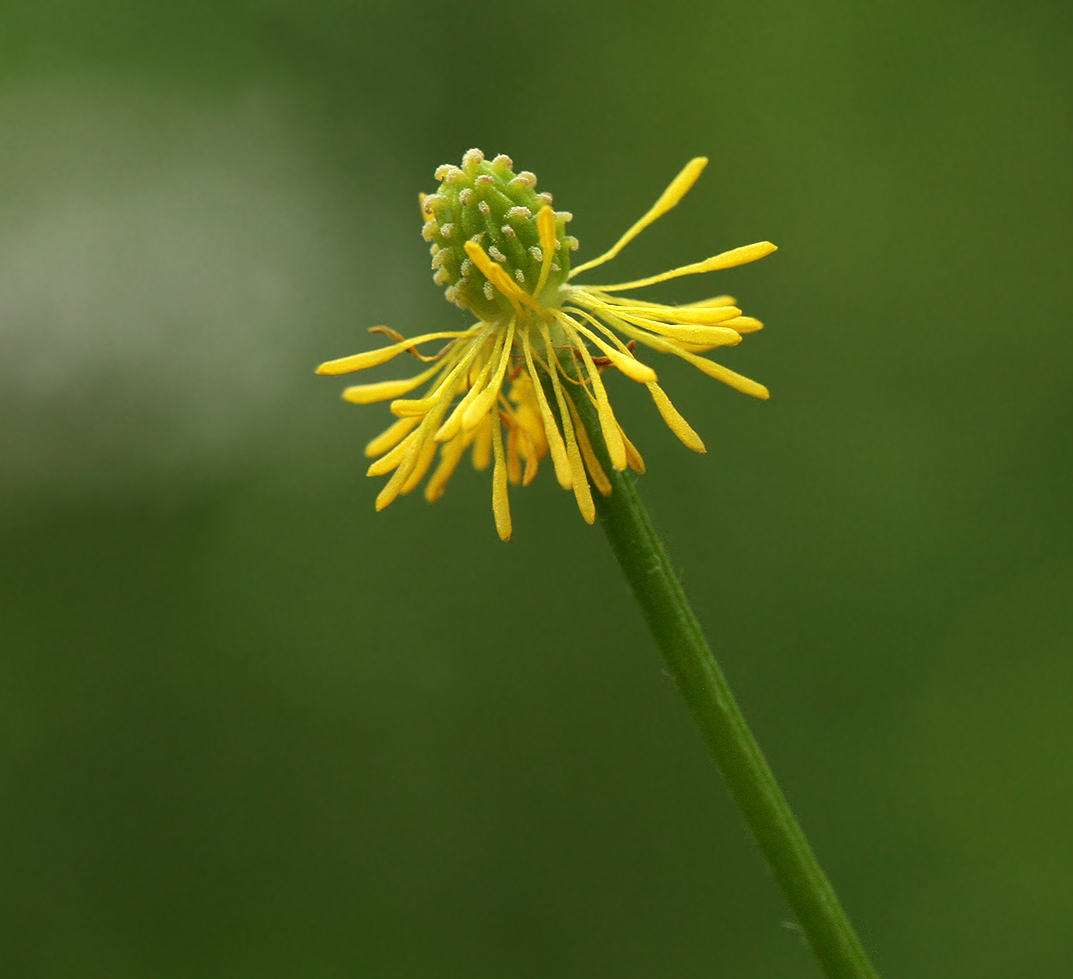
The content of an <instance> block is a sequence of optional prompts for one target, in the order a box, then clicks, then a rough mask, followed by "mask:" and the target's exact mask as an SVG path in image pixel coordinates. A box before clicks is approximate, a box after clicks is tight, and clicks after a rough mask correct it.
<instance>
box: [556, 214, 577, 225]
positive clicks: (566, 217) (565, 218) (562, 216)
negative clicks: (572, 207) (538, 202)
mask: <svg viewBox="0 0 1073 979" xmlns="http://www.w3.org/2000/svg"><path fill="white" fill-rule="evenodd" d="M573 220H574V215H573V214H571V213H570V212H569V211H556V212H555V221H556V223H558V222H559V221H573Z"/></svg>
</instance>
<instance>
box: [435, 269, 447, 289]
mask: <svg viewBox="0 0 1073 979" xmlns="http://www.w3.org/2000/svg"><path fill="white" fill-rule="evenodd" d="M432 281H433V282H435V283H436V285H438V286H444V285H447V283H448V282H450V281H451V273H450V272H448V271H447V269H439V270H438V271H437V272H436V274H435V275H434V276H433V277H432Z"/></svg>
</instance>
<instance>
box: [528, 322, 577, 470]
mask: <svg viewBox="0 0 1073 979" xmlns="http://www.w3.org/2000/svg"><path fill="white" fill-rule="evenodd" d="M522 350H523V351H524V353H525V363H526V365H527V366H528V368H529V377H530V378H531V380H532V382H533V394H534V396H535V397H536V401H537V406H538V407H539V409H540V417H541V419H543V422H544V434H545V436H546V437H547V439H548V448H549V449H550V451H551V464H552V466H553V468H554V469H555V478H556V479H557V480H558V481H559V485H560V486H561V487H562V488H563V489H564V490H568V489H570V488H571V485H572V483H573V479H572V477H571V475H570V461H569V459H568V458H567V455H566V446H564V445H563V438H562V436H561V435H560V434H559V426H558V425H556V424H555V417H554V416H553V415H552V413H551V407H550V406H549V404H548V399H547V398H546V397H545V395H544V387H543V385H542V384H541V382H540V375H539V374H538V373H537V369H536V365H535V364H534V363H533V348H532V345H531V344H530V342H529V331H528V330H526V331H525V332H524V333H523V334H522Z"/></svg>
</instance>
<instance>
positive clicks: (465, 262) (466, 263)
mask: <svg viewBox="0 0 1073 979" xmlns="http://www.w3.org/2000/svg"><path fill="white" fill-rule="evenodd" d="M459 271H460V272H461V273H462V278H465V277H466V276H467V275H469V274H470V272H472V271H473V263H472V262H471V261H470V260H469V259H468V258H464V259H462V264H461V265H460V266H459Z"/></svg>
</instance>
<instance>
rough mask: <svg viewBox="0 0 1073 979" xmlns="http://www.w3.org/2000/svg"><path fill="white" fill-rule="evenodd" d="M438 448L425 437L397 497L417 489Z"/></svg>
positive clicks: (436, 443) (435, 443) (437, 445)
mask: <svg viewBox="0 0 1073 979" xmlns="http://www.w3.org/2000/svg"><path fill="white" fill-rule="evenodd" d="M439 447H440V446H439V443H438V442H434V441H433V440H432V439H430V438H429V437H428V436H427V435H426V436H425V440H424V442H422V444H421V451H420V452H419V453H418V454H417V459H416V460H415V461H414V467H413V469H412V470H410V475H409V476H407V477H406V481H405V482H404V483H403V484H402V488H401V489H400V490H399V496H405V495H406V494H407V493H412V492H413V491H414V490H415V489H416V488H417V485H418V483H420V482H421V480H422V479H424V478H425V473H427V472H428V470H429V467H430V466H431V465H432V460H433V459H434V458H436V450H437V449H438V448H439Z"/></svg>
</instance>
